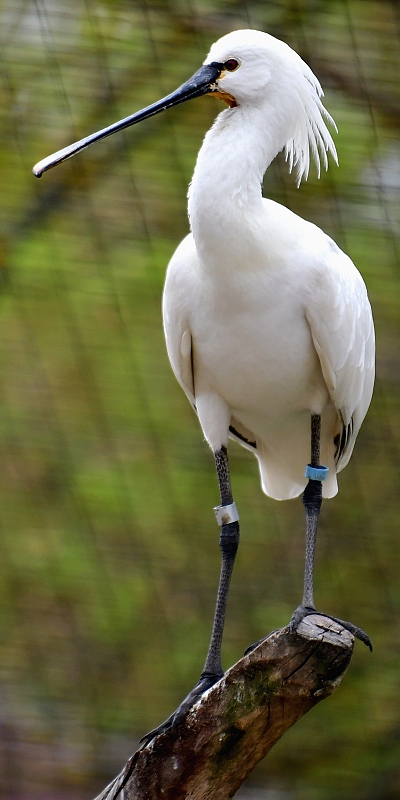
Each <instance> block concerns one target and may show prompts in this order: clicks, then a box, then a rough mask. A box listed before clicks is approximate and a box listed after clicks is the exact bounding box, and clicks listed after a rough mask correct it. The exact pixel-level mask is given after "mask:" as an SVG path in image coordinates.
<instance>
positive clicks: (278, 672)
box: [97, 615, 354, 800]
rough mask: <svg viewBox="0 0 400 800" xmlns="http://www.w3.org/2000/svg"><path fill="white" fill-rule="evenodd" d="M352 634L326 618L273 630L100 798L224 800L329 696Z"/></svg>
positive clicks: (350, 649) (348, 653)
mask: <svg viewBox="0 0 400 800" xmlns="http://www.w3.org/2000/svg"><path fill="white" fill-rule="evenodd" d="M353 646H354V638H353V636H352V635H351V634H350V633H349V632H348V631H347V630H345V629H344V628H342V627H341V625H339V624H338V623H336V622H333V621H332V620H330V619H329V618H328V617H321V616H317V615H314V616H309V617H306V618H305V619H304V620H303V622H302V623H301V624H300V626H299V629H298V633H297V634H291V633H290V632H289V628H288V627H286V628H282V630H279V631H274V632H273V633H271V634H270V635H269V636H268V638H267V639H265V640H264V641H263V642H261V644H259V645H258V646H257V647H256V649H255V650H253V651H252V652H251V653H249V654H248V655H246V656H244V658H242V659H241V660H240V661H238V662H237V664H234V666H233V667H231V669H229V670H228V671H227V672H226V674H225V675H224V677H223V678H222V679H221V680H220V681H219V682H218V683H217V684H215V686H213V687H212V688H211V689H209V690H208V691H207V692H205V694H204V695H203V696H202V698H201V699H200V700H199V701H198V702H197V703H196V705H195V706H193V708H192V709H191V710H190V712H189V713H188V715H187V716H186V718H185V719H184V720H183V722H182V723H180V724H179V725H178V726H176V727H175V728H173V729H170V730H168V731H166V732H165V733H163V734H161V735H160V736H158V737H157V738H156V739H154V740H153V741H151V742H150V743H149V744H148V745H146V746H143V747H142V748H140V749H139V750H138V751H137V752H136V753H134V755H133V756H132V757H131V758H130V759H129V761H128V763H127V764H126V766H125V767H124V769H123V770H122V772H121V773H120V775H118V776H117V778H115V780H114V781H112V783H111V784H110V785H109V786H108V787H107V788H106V789H105V790H104V792H102V794H101V795H99V797H98V798H97V800H106V799H107V800H114V798H120V799H121V800H160V797H162V798H163V800H184V799H185V798H190V800H227V799H228V798H230V797H232V796H233V795H234V794H235V792H236V791H237V790H238V789H239V788H240V786H241V785H242V783H244V781H245V780H246V778H247V777H248V776H249V775H250V773H251V772H252V770H253V769H254V767H255V766H256V764H257V763H258V762H259V761H261V759H262V758H264V756H265V755H267V753H268V752H269V751H270V750H271V748H272V747H273V746H274V744H276V742H277V741H278V740H279V739H280V738H281V736H283V734H284V733H285V732H286V731H287V730H288V729H289V728H290V727H291V726H292V725H294V724H295V722H297V720H299V719H300V718H301V717H302V716H304V714H306V713H307V712H308V711H309V710H310V709H311V708H312V707H313V706H315V705H316V704H317V703H319V702H320V701H321V700H324V699H325V698H326V697H329V695H331V694H332V692H334V690H335V689H336V687H337V686H338V685H339V683H340V681H341V679H342V677H343V675H344V673H345V671H346V669H347V667H348V665H349V663H350V660H351V656H352V652H353Z"/></svg>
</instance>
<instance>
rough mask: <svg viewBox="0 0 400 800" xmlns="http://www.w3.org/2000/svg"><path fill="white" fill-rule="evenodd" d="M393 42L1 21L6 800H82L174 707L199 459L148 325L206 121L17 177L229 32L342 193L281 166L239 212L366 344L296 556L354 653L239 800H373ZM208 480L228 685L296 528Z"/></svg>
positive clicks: (384, 777) (351, 16) (391, 341)
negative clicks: (301, 115) (341, 293)
mask: <svg viewBox="0 0 400 800" xmlns="http://www.w3.org/2000/svg"><path fill="white" fill-rule="evenodd" d="M399 26H400V9H399V4H398V3H397V2H394V0H393V2H389V0H380V1H379V0H332V2H325V1H324V0H304V1H303V2H301V1H300V0H290V1H289V0H287V1H285V0H276V1H275V2H273V1H271V2H256V1H254V2H247V3H243V2H235V1H234V0H233V1H232V2H231V0H204V1H203V0H169V2H168V0H165V1H164V2H161V0H159V2H154V3H153V2H145V1H144V2H138V0H124V1H123V2H122V1H120V0H116V2H111V0H85V1H83V0H63V2H59V1H58V0H12V2H11V0H1V2H0V41H1V51H0V52H1V55H0V73H1V89H0V91H1V96H2V101H3V102H2V110H1V112H0V113H1V129H0V147H1V158H0V171H1V193H2V220H1V223H0V224H1V247H0V276H1V293H2V296H1V317H0V335H1V342H2V361H3V367H2V374H1V378H0V404H1V414H0V426H1V429H0V448H1V463H2V468H1V470H0V493H1V508H2V514H1V527H2V530H1V535H0V552H1V558H0V573H1V580H0V608H1V613H0V740H1V743H0V748H1V749H0V763H1V764H2V766H3V770H2V777H1V778H0V786H1V791H2V793H3V796H4V797H22V796H24V795H29V797H33V796H34V793H35V792H37V793H39V794H40V796H41V797H43V796H45V793H46V792H48V794H49V797H50V796H51V797H55V796H56V792H58V793H59V796H60V797H61V796H62V792H64V793H68V797H71V796H73V792H75V793H76V794H77V796H78V794H79V796H82V797H83V796H85V797H86V796H87V797H89V796H90V792H91V791H92V788H93V787H94V786H96V787H99V785H101V782H102V781H103V780H104V782H106V780H107V779H109V778H110V777H112V775H113V773H114V772H115V771H116V770H117V769H118V768H120V766H121V765H122V763H123V761H124V759H125V758H126V757H127V756H128V755H130V752H131V751H132V749H133V747H134V743H135V739H137V738H138V737H139V736H140V735H142V734H143V733H144V732H145V731H146V730H148V729H149V728H151V727H153V726H154V725H155V724H157V723H158V722H160V721H161V720H162V719H163V718H165V716H167V715H168V713H170V711H171V710H172V709H173V708H174V707H175V706H176V705H177V703H178V702H179V701H180V700H181V699H182V697H183V696H184V694H185V693H186V691H187V690H188V689H189V688H190V687H191V686H192V685H193V683H194V682H195V681H196V680H197V677H198V673H199V671H200V669H201V667H202V664H203V660H204V656H205V651H206V647H207V644H208V639H209V633H210V631H209V628H210V623H211V618H212V612H213V603H214V594H215V588H216V584H217V579H218V571H219V553H218V530H217V529H216V528H215V522H214V521H213V518H212V507H213V505H215V503H216V502H217V501H218V495H217V485H216V480H215V477H214V470H213V462H212V456H211V453H210V452H209V450H208V447H207V446H206V444H205V443H204V441H203V440H202V434H201V431H200V429H199V426H198V424H197V421H196V419H195V416H194V414H193V412H192V411H191V409H190V406H189V404H188V403H187V400H186V398H185V397H184V395H183V393H182V392H181V390H180V388H179V387H178V385H177V384H176V382H175V379H174V377H173V375H172V373H171V370H170V367H169V364H168V361H167V356H166V353H165V346H164V342H163V335H162V326H161V315H160V299H161V293H162V285H163V279H164V274H165V268H166V264H167V263H168V259H169V257H170V256H171V254H172V253H173V251H174V249H175V247H176V245H177V244H178V242H179V241H180V239H181V238H182V237H183V236H184V235H185V234H186V232H187V230H188V223H187V217H186V191H187V185H188V183H189V181H190V178H191V174H192V170H193V166H194V161H195V157H196V153H197V151H198V149H199V146H200V144H201V141H202V137H203V135H204V132H205V131H206V130H207V129H208V127H210V125H211V122H212V120H213V119H214V117H215V115H216V114H217V113H218V111H219V106H218V105H217V101H216V100H214V99H211V98H202V99H199V100H196V102H193V103H188V104H185V105H184V106H182V107H179V108H177V109H174V110H173V111H170V112H168V113H167V114H163V115H159V116H158V117H156V118H154V119H152V120H148V121H147V122H146V123H144V124H143V125H141V126H138V127H135V128H132V129H130V130H128V131H126V132H124V133H123V134H120V135H119V136H118V137H113V138H112V139H107V140H105V141H104V142H102V143H101V144H99V145H97V146H96V147H95V148H91V149H90V150H88V151H86V152H85V153H83V154H81V155H79V156H78V157H77V158H76V159H74V160H73V161H68V162H66V163H65V164H64V165H62V166H60V167H59V168H58V169H57V170H55V171H54V172H51V173H49V174H48V175H45V176H44V177H43V178H42V180H41V181H40V182H39V181H36V180H35V179H34V178H33V177H32V175H31V168H32V165H33V164H34V163H35V162H36V161H38V160H39V159H41V158H42V157H44V156H45V155H47V154H49V153H51V152H54V151H55V150H57V149H59V148H61V147H63V146H64V145H67V144H69V143H70V142H72V141H74V140H76V139H78V138H80V137H81V136H84V135H86V134H87V133H90V132H92V131H94V130H97V129H99V128H102V127H105V126H106V125H108V124H110V123H111V122H113V121H115V120H117V119H120V118H122V117H124V116H127V115H128V114H130V113H132V112H133V111H134V110H135V109H139V108H142V107H144V106H146V105H148V104H149V103H151V102H153V101H154V100H156V99H158V98H159V97H161V96H163V95H165V94H166V93H167V92H169V91H171V90H172V89H174V88H175V87H176V86H178V85H179V84H180V83H182V82H183V81H184V80H185V79H186V78H187V77H189V75H191V74H192V73H193V72H194V71H195V70H196V69H197V68H198V66H199V65H200V64H201V63H202V62H203V60H204V57H205V55H206V53H207V51H208V49H209V46H210V44H211V43H212V42H213V41H214V40H215V39H217V38H218V37H219V36H221V35H223V34H224V33H226V32H228V31H229V30H232V29H234V28H242V27H254V28H259V29H261V30H265V31H268V32H269V33H271V34H273V35H275V36H278V37H279V38H281V39H283V40H284V41H286V42H288V44H290V45H291V46H292V47H294V48H295V49H296V50H297V51H298V52H299V53H300V55H301V56H302V57H303V58H304V59H305V60H306V61H307V62H308V63H309V64H310V66H311V67H312V69H313V70H314V71H315V73H316V74H317V76H318V77H319V79H320V80H321V83H322V84H323V87H324V90H325V93H326V106H327V108H328V109H329V111H330V113H331V114H332V115H333V117H334V118H335V120H336V122H337V124H338V129H339V133H338V135H337V136H335V141H336V144H337V148H338V152H339V161H340V168H339V169H337V168H336V167H335V166H332V165H331V166H330V169H329V171H328V172H327V173H326V174H323V175H322V176H321V179H320V180H318V179H317V176H316V174H315V172H312V174H311V175H310V178H309V181H308V183H307V184H304V185H303V186H302V187H301V189H299V190H298V189H297V188H296V185H295V180H294V178H293V176H290V175H289V174H288V172H287V165H286V164H285V162H284V159H283V157H281V156H279V157H278V158H277V159H276V161H275V162H274V163H273V165H272V166H271V168H270V169H269V170H268V173H267V176H266V179H265V186H264V192H265V194H266V195H268V196H269V197H271V198H272V199H275V200H277V201H279V202H282V203H283V204H285V205H286V206H288V207H289V208H291V209H292V210H293V211H295V212H297V213H299V214H300V215H301V216H304V217H305V218H307V219H309V220H311V221H313V222H315V223H316V224H318V225H320V226H321V227H322V228H323V229H324V230H325V231H326V232H327V233H329V234H330V235H331V236H332V237H333V238H334V239H335V240H336V241H337V242H338V244H339V245H340V246H341V247H343V249H345V250H346V252H348V254H349V255H350V256H351V257H352V258H353V260H354V261H355V263H356V265H357V266H358V268H359V269H360V271H361V272H362V274H363V276H364V278H365V280H366V283H367V286H368V289H369V294H370V298H371V302H372V305H373V309H374V315H375V322H376V328H377V341H378V363H377V384H376V391H375V396H374V400H373V404H372V407H371V410H370V412H369V415H368V417H367V419H366V421H365V423H364V426H363V429H362V432H361V434H360V437H359V440H358V443H357V446H356V451H355V454H354V456H353V459H352V462H351V464H350V465H349V466H348V467H347V468H346V471H345V472H344V473H342V475H341V477H340V492H339V495H338V497H337V498H336V499H335V500H334V501H331V502H327V503H326V504H325V508H324V509H323V515H322V516H323V518H322V525H321V533H320V540H319V543H318V553H317V597H318V605H319V607H321V608H323V609H326V610H327V611H329V612H331V613H335V614H337V615H338V616H340V617H343V618H347V619H352V620H353V621H354V622H357V623H359V624H361V625H362V627H364V628H365V629H366V630H367V631H368V632H369V633H370V634H371V636H372V637H373V640H374V644H375V653H374V655H373V656H372V657H371V658H369V657H368V655H367V654H366V653H364V652H363V651H361V648H359V649H358V650H357V652H356V655H355V658H354V661H353V666H352V669H351V671H350V673H349V674H348V677H347V678H346V682H345V683H344V684H343V686H342V687H341V689H340V692H338V694H337V695H335V698H333V699H332V700H331V701H330V702H329V703H327V704H324V705H322V706H321V707H318V708H317V709H316V710H314V711H313V713H312V715H311V716H310V718H309V719H305V720H304V721H303V722H302V723H301V725H298V726H296V729H294V730H293V731H291V732H290V733H289V734H288V735H287V736H285V739H284V741H282V742H281V743H280V744H279V746H278V747H277V748H276V749H275V752H274V753H273V754H271V756H270V757H269V761H268V763H266V764H264V765H261V767H260V768H259V770H258V771H257V774H256V776H255V780H256V782H257V783H258V785H259V786H261V787H264V788H263V791H264V793H268V792H271V793H273V792H275V793H278V795H279V792H280V793H281V795H280V796H281V797H284V796H285V797H286V796H287V797H289V796H290V797H291V798H293V799H294V800H302V798H307V800H309V798H311V797H312V798H315V799H316V800H329V798H335V800H338V798H339V799H340V798H348V797H352V798H353V797H359V798H362V799H363V800H364V799H365V800H367V798H372V797H373V798H374V800H377V799H378V798H382V800H389V798H392V797H395V796H397V794H396V793H398V791H399V789H400V770H399V767H398V764H399V755H400V753H399V748H400V746H399V730H400V720H399V712H398V703H397V698H398V694H399V688H400V687H399V649H400V627H399V604H400V597H399V588H398V587H399V580H398V575H399V567H400V563H399V562H400V559H399V537H398V527H399V512H400V497H399V490H398V485H399V464H400V423H399V419H400V415H399V384H400V360H399V346H398V342H399V323H400V272H399V257H398V248H399V244H398V241H399V229H400V212H399V208H400V205H399V194H400V167H399V163H400V160H399V155H400V145H399V137H398V131H399V126H400V87H399V82H398V74H399ZM231 467H232V479H233V483H234V487H235V495H236V499H237V502H238V505H239V507H240V510H241V517H242V531H243V536H242V544H241V549H240V551H239V555H238V559H237V566H236V568H235V574H234V578H233V585H232V591H231V597H230V605H229V611H228V620H227V628H226V637H225V641H224V664H225V666H228V665H229V664H230V663H232V662H233V661H235V660H236V659H238V658H239V657H240V656H241V654H242V652H243V650H244V648H245V647H246V646H247V645H248V644H249V642H251V641H253V640H255V639H258V638H260V636H262V635H264V634H266V633H267V632H268V631H269V630H271V629H273V628H276V627H278V626H280V625H283V624H286V623H287V621H288V619H289V618H290V614H291V612H292V610H293V608H294V607H295V606H296V605H297V604H298V600H299V595H300V593H301V580H302V563H303V517H302V510H301V504H300V502H299V501H291V502H288V503H284V504H278V503H276V502H274V501H271V500H268V499H267V498H266V497H264V496H263V495H262V493H261V490H260V487H259V479H258V474H257V469H256V462H255V460H254V459H252V457H251V456H250V454H248V453H247V452H246V451H244V450H241V449H240V448H238V447H237V446H236V445H234V444H232V445H231ZM325 706H326V707H325ZM271 796H272V795H271Z"/></svg>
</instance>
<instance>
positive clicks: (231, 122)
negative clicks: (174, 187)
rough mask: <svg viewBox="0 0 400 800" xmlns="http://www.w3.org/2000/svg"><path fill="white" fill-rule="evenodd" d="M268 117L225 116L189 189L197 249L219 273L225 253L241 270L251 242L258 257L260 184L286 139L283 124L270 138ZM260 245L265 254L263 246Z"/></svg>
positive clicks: (246, 111)
mask: <svg viewBox="0 0 400 800" xmlns="http://www.w3.org/2000/svg"><path fill="white" fill-rule="evenodd" d="M268 111H271V109H267V108H262V107H261V108H242V107H238V108H234V109H229V110H226V111H224V112H223V113H222V114H220V115H219V116H218V117H217V119H216V121H215V123H214V125H213V127H212V128H211V130H210V131H208V133H207V135H206V137H205V139H204V142H203V145H202V148H201V150H200V152H199V155H198V159H197V163H196V168H195V171H194V175H193V180H192V183H191V185H190V187H189V195H188V197H189V204H188V210H189V219H190V224H191V229H192V233H193V237H194V240H195V243H196V249H197V251H198V254H199V257H200V260H201V262H202V264H203V265H204V266H205V267H206V268H207V267H208V266H209V267H210V268H211V269H213V268H214V267H215V266H216V265H218V267H219V268H221V253H224V256H225V257H229V259H230V263H231V264H232V266H234V263H235V261H237V262H238V263H241V264H243V258H242V256H241V254H242V251H243V250H244V251H246V247H247V246H248V244H249V236H253V241H252V245H253V248H252V252H253V253H254V254H255V253H256V244H257V219H258V218H259V217H260V215H261V213H262V194H261V184H262V179H263V176H264V173H265V171H266V169H267V167H268V166H269V164H270V163H271V161H272V159H273V158H275V156H276V155H277V153H278V152H279V151H280V150H281V149H282V147H283V146H284V144H285V141H286V139H287V135H286V137H285V135H284V133H283V130H284V126H283V124H282V125H280V121H279V118H278V120H276V118H275V121H274V122H275V124H274V126H273V135H272V132H271V128H272V126H271V118H268V117H269V114H268ZM283 122H284V120H282V123H283ZM280 127H282V133H281V131H280V130H279V128H280ZM261 244H262V251H263V252H265V250H264V248H265V242H263V243H261V242H260V245H261ZM224 260H225V258H223V259H222V261H224Z"/></svg>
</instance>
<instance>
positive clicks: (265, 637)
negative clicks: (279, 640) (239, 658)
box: [243, 628, 279, 656]
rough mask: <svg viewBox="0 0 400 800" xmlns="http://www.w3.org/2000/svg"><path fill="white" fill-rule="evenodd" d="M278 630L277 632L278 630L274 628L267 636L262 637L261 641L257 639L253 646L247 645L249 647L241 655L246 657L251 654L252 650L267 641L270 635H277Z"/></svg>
mask: <svg viewBox="0 0 400 800" xmlns="http://www.w3.org/2000/svg"><path fill="white" fill-rule="evenodd" d="M278 630H279V628H274V630H273V631H271V632H270V633H268V634H267V636H263V637H262V639H258V641H257V642H253V644H249V646H248V647H246V650H245V651H244V653H243V655H244V656H247V655H248V654H249V653H252V652H253V650H255V649H256V647H258V645H259V644H261V643H262V642H265V640H266V639H269V637H270V636H271V634H273V633H277V631H278Z"/></svg>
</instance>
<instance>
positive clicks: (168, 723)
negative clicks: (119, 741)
mask: <svg viewBox="0 0 400 800" xmlns="http://www.w3.org/2000/svg"><path fill="white" fill-rule="evenodd" d="M222 677H223V674H221V675H215V674H214V673H210V672H204V673H202V675H200V679H199V681H198V682H197V683H196V686H195V687H194V688H193V689H192V691H191V692H189V694H188V695H187V697H185V699H184V700H183V701H182V703H181V704H180V706H178V708H177V709H176V711H174V713H173V714H171V716H170V717H168V719H166V720H165V722H162V723H161V725H159V726H158V727H157V728H153V730H152V731H149V733H146V734H145V735H144V736H142V738H141V739H140V740H139V743H140V744H144V745H147V744H149V742H151V741H152V739H155V738H156V736H160V734H162V733H165V731H168V730H169V729H170V728H174V727H175V725H178V724H179V723H180V722H182V721H183V720H184V719H185V717H186V714H187V713H188V711H190V709H191V708H192V706H194V704H195V703H196V702H197V700H199V698H200V697H201V695H202V694H204V692H205V691H207V689H209V688H210V687H211V686H214V683H217V682H218V681H219V680H221V678H222Z"/></svg>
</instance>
